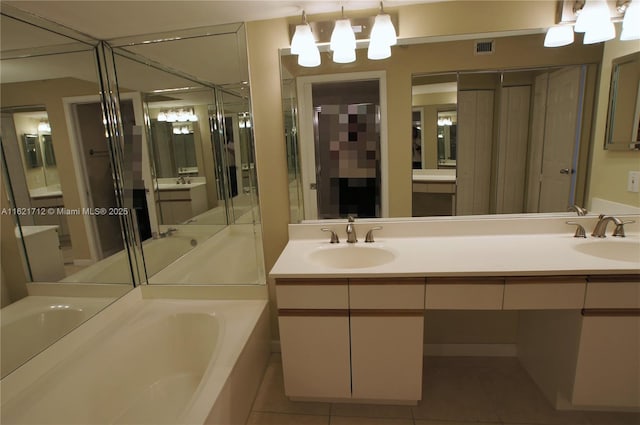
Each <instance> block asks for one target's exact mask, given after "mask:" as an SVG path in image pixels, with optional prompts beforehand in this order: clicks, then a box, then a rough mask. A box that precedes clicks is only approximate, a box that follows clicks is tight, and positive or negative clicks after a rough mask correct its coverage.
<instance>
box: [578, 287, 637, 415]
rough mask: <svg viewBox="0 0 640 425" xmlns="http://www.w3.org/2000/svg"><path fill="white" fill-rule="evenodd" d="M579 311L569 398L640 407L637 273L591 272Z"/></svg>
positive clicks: (584, 403) (584, 402) (587, 403)
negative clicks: (580, 310) (573, 369)
mask: <svg viewBox="0 0 640 425" xmlns="http://www.w3.org/2000/svg"><path fill="white" fill-rule="evenodd" d="M582 316H583V317H582V326H581V328H580V343H579V348H578V355H577V359H576V373H575V380H574V385H573V392H572V397H571V402H572V404H574V405H576V406H589V407H596V406H599V407H616V408H636V409H637V408H640V357H638V353H640V277H639V276H602V277H599V276H593V277H590V278H589V282H588V284H587V294H586V299H585V309H584V310H583V312H582Z"/></svg>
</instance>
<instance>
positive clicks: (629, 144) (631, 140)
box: [605, 52, 640, 150]
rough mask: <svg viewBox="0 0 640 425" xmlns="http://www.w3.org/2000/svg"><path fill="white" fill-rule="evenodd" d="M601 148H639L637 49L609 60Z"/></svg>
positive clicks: (639, 61)
mask: <svg viewBox="0 0 640 425" xmlns="http://www.w3.org/2000/svg"><path fill="white" fill-rule="evenodd" d="M609 90H610V91H609V111H608V115H607V134H606V141H605V148H606V149H612V150H640V52H636V53H633V54H630V55H627V56H623V57H620V58H616V59H614V60H613V63H612V68H611V86H610V89H609Z"/></svg>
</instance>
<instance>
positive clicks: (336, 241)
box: [320, 227, 340, 243]
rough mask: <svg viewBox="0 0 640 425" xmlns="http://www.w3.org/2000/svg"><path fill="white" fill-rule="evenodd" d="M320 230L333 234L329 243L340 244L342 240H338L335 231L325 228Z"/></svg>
mask: <svg viewBox="0 0 640 425" xmlns="http://www.w3.org/2000/svg"><path fill="white" fill-rule="evenodd" d="M320 230H322V231H323V232H331V239H330V240H329V243H340V239H339V238H338V235H337V234H336V232H334V231H333V230H331V229H329V228H327V227H323V228H322V229H320Z"/></svg>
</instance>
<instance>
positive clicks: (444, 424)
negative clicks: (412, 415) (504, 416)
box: [415, 419, 502, 425]
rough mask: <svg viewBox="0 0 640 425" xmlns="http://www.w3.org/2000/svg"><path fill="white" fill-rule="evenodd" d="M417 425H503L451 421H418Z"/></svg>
mask: <svg viewBox="0 0 640 425" xmlns="http://www.w3.org/2000/svg"><path fill="white" fill-rule="evenodd" d="M415 425H502V424H501V423H499V422H492V423H489V422H451V421H429V420H423V419H416V421H415Z"/></svg>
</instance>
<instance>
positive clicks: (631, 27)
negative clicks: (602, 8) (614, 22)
mask: <svg viewBox="0 0 640 425" xmlns="http://www.w3.org/2000/svg"><path fill="white" fill-rule="evenodd" d="M639 39H640V0H631V1H630V3H629V4H627V5H626V7H625V10H624V20H623V21H622V33H621V34H620V40H639Z"/></svg>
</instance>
